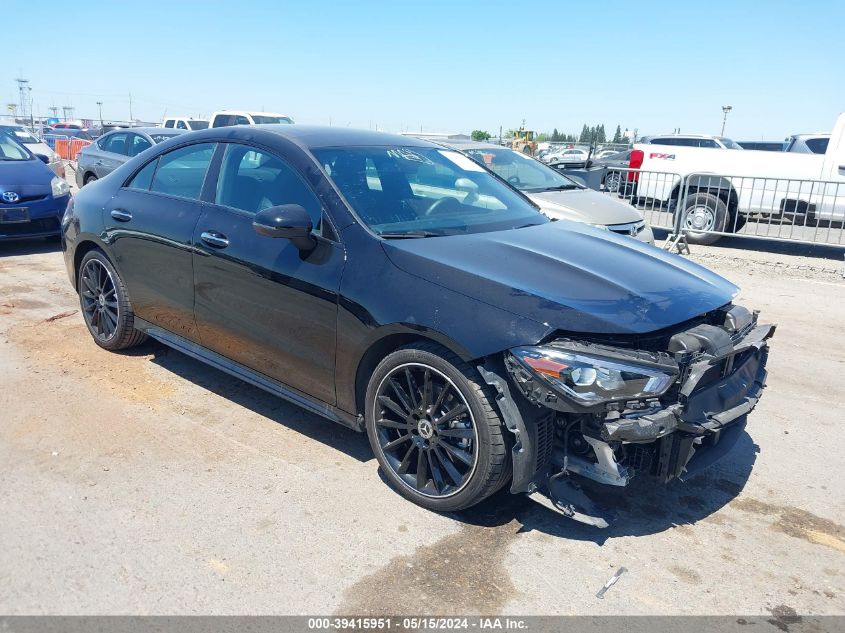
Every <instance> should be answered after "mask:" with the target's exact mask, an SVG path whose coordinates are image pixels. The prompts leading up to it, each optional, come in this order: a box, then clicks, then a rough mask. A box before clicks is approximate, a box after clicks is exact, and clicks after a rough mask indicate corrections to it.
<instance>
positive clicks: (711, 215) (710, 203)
mask: <svg viewBox="0 0 845 633" xmlns="http://www.w3.org/2000/svg"><path fill="white" fill-rule="evenodd" d="M679 212H680V213H681V229H682V230H684V229H685V230H684V234H685V235H686V237H687V242H689V243H690V244H701V245H707V244H713V243H715V242H717V241H719V238H721V237H722V236H721V235H714V234H713V233H710V232H709V231H720V232H724V231H725V230H726V227H727V224H728V207H727V205H726V204H725V203H724V201H722V200H721V199H720V198H718V197H717V196H714V195H713V194H711V193H696V194H693V195H691V196H688V197H687V199H686V201H685V204H684V208H683V209H681V210H680V211H679Z"/></svg>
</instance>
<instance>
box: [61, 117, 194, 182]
mask: <svg viewBox="0 0 845 633" xmlns="http://www.w3.org/2000/svg"><path fill="white" fill-rule="evenodd" d="M182 133H183V130H171V129H164V128H160V127H134V128H125V129H116V130H112V131H111V132H109V133H108V134H104V135H103V136H101V137H100V138H98V139H97V140H96V142H94V143H92V144H91V145H88V146H87V147H85V148H83V149H82V151H81V152H79V154H78V155H77V157H76V161H77V163H76V185H77V186H78V187H80V188H81V187H82V186H84V185H87V184H88V183H89V182H93V181H95V180H97V179H98V178H103V177H104V176H107V175H108V174H110V173H111V172H113V171H114V170H115V169H117V168H118V167H120V166H121V165H122V164H123V163H125V162H126V161H128V160H129V159H130V158H132V157H134V156H137V155H138V154H140V153H141V152H143V151H144V150H145V149H149V148H150V147H152V146H153V145H155V144H156V143H161V142H162V141H166V140H167V139H169V138H173V137H174V136H176V135H178V134H182Z"/></svg>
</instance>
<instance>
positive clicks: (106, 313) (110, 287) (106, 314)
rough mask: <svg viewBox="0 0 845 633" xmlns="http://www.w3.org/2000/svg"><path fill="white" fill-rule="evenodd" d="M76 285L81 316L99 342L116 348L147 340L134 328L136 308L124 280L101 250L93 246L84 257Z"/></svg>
mask: <svg viewBox="0 0 845 633" xmlns="http://www.w3.org/2000/svg"><path fill="white" fill-rule="evenodd" d="M76 287H77V289H78V291H79V306H80V307H81V308H82V317H83V319H85V325H86V327H87V328H88V331H89V332H90V333H91V336H92V337H93V338H94V342H95V343H97V345H99V346H100V347H102V348H104V349H107V350H110V351H117V350H121V349H127V348H129V347H134V346H135V345H138V344H139V343H143V342H144V340H146V338H147V337H146V335H145V334H144V333H143V332H141V331H140V330H136V329H135V312H134V310H133V309H132V304H131V303H130V301H129V297H128V296H127V293H126V288H125V287H124V285H123V281H122V280H121V279H120V275H119V274H118V273H117V271H116V270H115V269H114V266H112V263H111V262H110V261H109V259H108V257H106V255H105V253H103V252H102V251H101V250H99V249H93V250H90V251H88V253H86V254H85V257H83V258H82V262H80V264H79V274H78V276H77V283H76Z"/></svg>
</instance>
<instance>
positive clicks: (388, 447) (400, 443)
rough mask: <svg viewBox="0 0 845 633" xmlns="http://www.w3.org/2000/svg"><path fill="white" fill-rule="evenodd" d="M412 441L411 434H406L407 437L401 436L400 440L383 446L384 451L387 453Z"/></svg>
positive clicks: (397, 439)
mask: <svg viewBox="0 0 845 633" xmlns="http://www.w3.org/2000/svg"><path fill="white" fill-rule="evenodd" d="M410 439H411V434H410V433H406V434H405V435H400V436H399V437H398V438H396V439H395V440H393V441H392V442H388V443H387V444H385V445H384V446H382V449H383V450H385V451H389V450H392V449H394V448H396V447H397V446H400V445H402V444H404V443H405V442H407V441H408V440H410Z"/></svg>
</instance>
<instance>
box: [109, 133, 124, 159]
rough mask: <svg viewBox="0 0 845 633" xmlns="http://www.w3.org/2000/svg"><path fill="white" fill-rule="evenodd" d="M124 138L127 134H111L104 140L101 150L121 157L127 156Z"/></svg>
mask: <svg viewBox="0 0 845 633" xmlns="http://www.w3.org/2000/svg"><path fill="white" fill-rule="evenodd" d="M126 137H127V134H125V133H123V132H120V133H118V134H112V135H111V136H109V137H108V138H107V139H106V142H105V145H104V146H103V150H104V151H106V152H111V153H112V154H120V155H121V156H127V155H128V153H129V152H128V151H127V149H126Z"/></svg>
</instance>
